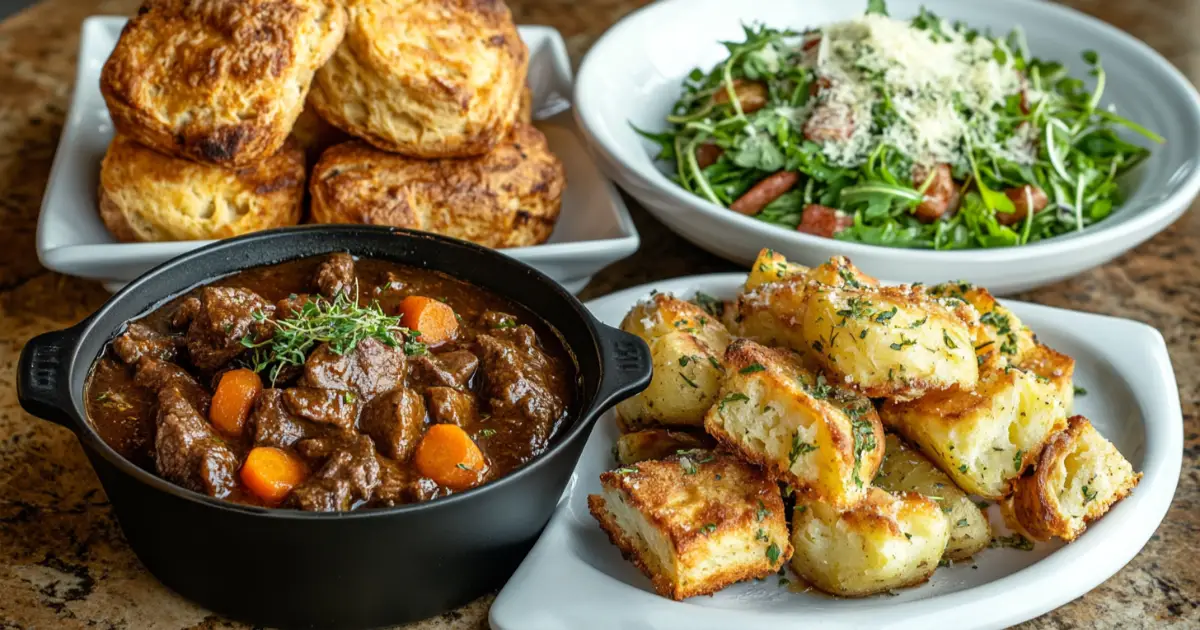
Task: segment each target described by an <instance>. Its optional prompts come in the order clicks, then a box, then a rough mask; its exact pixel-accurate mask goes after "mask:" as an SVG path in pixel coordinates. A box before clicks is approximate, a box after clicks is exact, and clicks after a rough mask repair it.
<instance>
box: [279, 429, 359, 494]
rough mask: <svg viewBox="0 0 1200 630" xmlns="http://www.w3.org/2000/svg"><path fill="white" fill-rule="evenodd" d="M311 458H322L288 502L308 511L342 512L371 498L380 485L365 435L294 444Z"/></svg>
mask: <svg viewBox="0 0 1200 630" xmlns="http://www.w3.org/2000/svg"><path fill="white" fill-rule="evenodd" d="M296 450H297V451H298V452H299V453H300V454H301V455H303V456H305V457H307V458H310V459H324V463H323V464H322V465H321V466H320V468H319V469H318V470H317V472H316V473H315V474H313V475H312V476H311V477H309V478H308V479H306V480H304V482H303V483H301V484H300V485H298V486H296V488H295V489H294V490H292V493H291V495H289V496H288V503H289V504H290V505H291V506H292V507H294V508H297V509H301V510H308V511H311V512H344V511H346V510H349V509H351V508H353V507H354V506H355V505H356V504H357V503H359V502H361V501H367V500H369V499H370V498H371V495H372V494H373V493H374V491H375V488H376V487H378V486H379V460H378V459H377V458H376V456H375V447H374V446H373V445H372V444H371V439H370V438H368V437H367V436H365V435H358V434H350V435H345V436H339V437H336V438H317V439H313V440H304V441H302V442H299V443H297V444H296Z"/></svg>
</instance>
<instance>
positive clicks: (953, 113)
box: [806, 14, 1037, 168]
mask: <svg viewBox="0 0 1200 630" xmlns="http://www.w3.org/2000/svg"><path fill="white" fill-rule="evenodd" d="M939 31H940V32H938V33H937V35H936V39H935V36H934V33H933V32H931V31H926V30H921V29H917V28H915V27H913V26H912V25H911V24H909V23H908V22H906V21H900V20H894V19H891V18H889V17H886V16H883V15H877V14H867V15H863V16H861V17H858V18H856V19H853V20H848V21H845V22H840V23H837V24H832V25H829V26H827V27H825V28H824V29H822V37H821V43H820V45H819V46H818V47H816V48H817V54H816V55H815V56H809V57H806V60H808V61H810V62H811V64H812V65H811V66H810V67H813V68H814V70H815V71H816V74H817V75H818V76H819V77H821V78H822V79H824V80H825V81H826V82H827V84H828V87H827V88H826V89H824V90H823V91H822V92H821V95H820V104H819V105H818V106H817V107H818V108H824V110H825V111H823V112H820V114H821V115H831V114H832V115H836V116H838V117H839V119H840V120H849V121H850V123H851V124H853V127H854V128H853V132H852V133H850V134H849V137H847V138H844V139H833V140H828V141H825V142H824V143H823V144H822V150H823V151H824V153H825V155H826V157H827V158H829V160H830V161H831V162H833V163H834V164H836V165H838V166H844V167H851V168H853V167H857V166H861V165H862V164H863V163H864V162H865V161H866V160H867V158H868V157H869V156H870V155H871V154H872V152H874V151H875V150H876V149H877V148H878V147H879V145H881V144H886V145H888V146H890V147H892V148H894V149H896V150H898V151H900V152H901V153H903V154H904V155H906V156H908V157H909V158H910V159H911V160H913V162H914V163H918V164H934V163H948V164H950V165H952V166H954V167H958V168H963V167H966V165H967V162H968V160H967V156H966V153H965V147H966V146H967V142H969V143H970V145H972V146H976V147H980V148H986V149H987V150H988V151H991V152H994V153H997V154H1000V155H1002V156H1004V157H1005V158H1007V159H1011V160H1013V161H1015V162H1017V163H1021V164H1028V163H1031V162H1032V161H1033V155H1032V150H1031V146H1032V143H1030V142H1028V138H1025V137H1018V138H1011V139H1008V140H1007V141H1005V142H1003V143H997V142H996V141H995V140H994V138H995V134H996V127H997V122H998V119H997V114H996V113H995V112H994V111H993V109H994V108H996V107H997V106H1000V107H1001V108H1002V107H1003V105H1004V103H1005V101H1006V99H1007V98H1008V97H1010V96H1012V95H1014V94H1019V93H1020V92H1021V90H1022V79H1021V75H1020V73H1019V72H1018V71H1017V70H1016V69H1015V68H1014V67H1013V65H1012V55H1011V54H1010V53H1009V52H1008V51H1007V50H1006V49H1005V48H1004V46H1003V44H999V45H997V44H996V43H993V42H992V41H991V40H989V39H988V38H986V37H976V38H974V39H973V40H972V41H967V39H966V37H965V36H964V35H962V34H961V33H957V32H955V31H954V30H953V29H952V28H951V27H950V25H949V24H947V23H945V22H944V21H943V22H942V24H941V28H940V29H939ZM997 49H999V50H1000V51H1001V52H1000V53H999V54H1000V55H1001V56H1002V58H1004V59H1005V61H1004V62H1003V63H1002V62H999V61H997V60H996V55H997V54H998V53H997ZM880 84H882V88H881V87H880ZM1036 96H1037V95H1032V97H1036ZM1030 102H1033V101H1032V98H1031V100H1030ZM887 105H890V109H891V110H892V111H894V113H895V115H894V117H892V119H891V122H890V123H888V124H886V125H882V128H880V127H881V125H877V124H875V123H874V121H875V115H874V114H875V112H876V110H877V109H882V108H883V107H885V106H887ZM814 115H816V114H814ZM1035 133H1036V131H1035Z"/></svg>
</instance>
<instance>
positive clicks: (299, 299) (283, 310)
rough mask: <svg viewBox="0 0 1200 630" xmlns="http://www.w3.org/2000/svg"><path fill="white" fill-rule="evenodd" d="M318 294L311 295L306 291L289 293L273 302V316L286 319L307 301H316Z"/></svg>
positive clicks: (293, 315) (294, 314)
mask: <svg viewBox="0 0 1200 630" xmlns="http://www.w3.org/2000/svg"><path fill="white" fill-rule="evenodd" d="M319 299H320V297H319V296H312V295H309V294H307V293H300V294H293V295H289V296H287V297H285V298H283V299H282V300H279V301H278V302H276V303H275V318H276V319H288V318H291V317H295V316H296V314H297V313H299V312H300V309H301V308H304V305H305V304H308V303H309V302H316V301H317V300H319Z"/></svg>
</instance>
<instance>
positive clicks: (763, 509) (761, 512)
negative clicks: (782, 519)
mask: <svg viewBox="0 0 1200 630" xmlns="http://www.w3.org/2000/svg"><path fill="white" fill-rule="evenodd" d="M770 515H771V511H770V510H768V509H767V506H766V505H764V504H763V502H762V499H759V500H758V509H757V510H755V511H754V520H756V521H758V522H759V523H761V522H762V521H763V519H764V518H767V517H768V516H770Z"/></svg>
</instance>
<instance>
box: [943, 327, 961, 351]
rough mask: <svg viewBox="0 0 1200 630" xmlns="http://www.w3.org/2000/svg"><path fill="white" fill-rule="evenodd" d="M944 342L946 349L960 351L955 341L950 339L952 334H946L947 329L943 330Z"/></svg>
mask: <svg viewBox="0 0 1200 630" xmlns="http://www.w3.org/2000/svg"><path fill="white" fill-rule="evenodd" d="M942 342H944V343H945V344H946V347H947V348H950V349H951V350H957V349H958V344H956V343H954V340H953V339H951V338H950V333H948V332H946V329H945V328H943V329H942Z"/></svg>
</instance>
